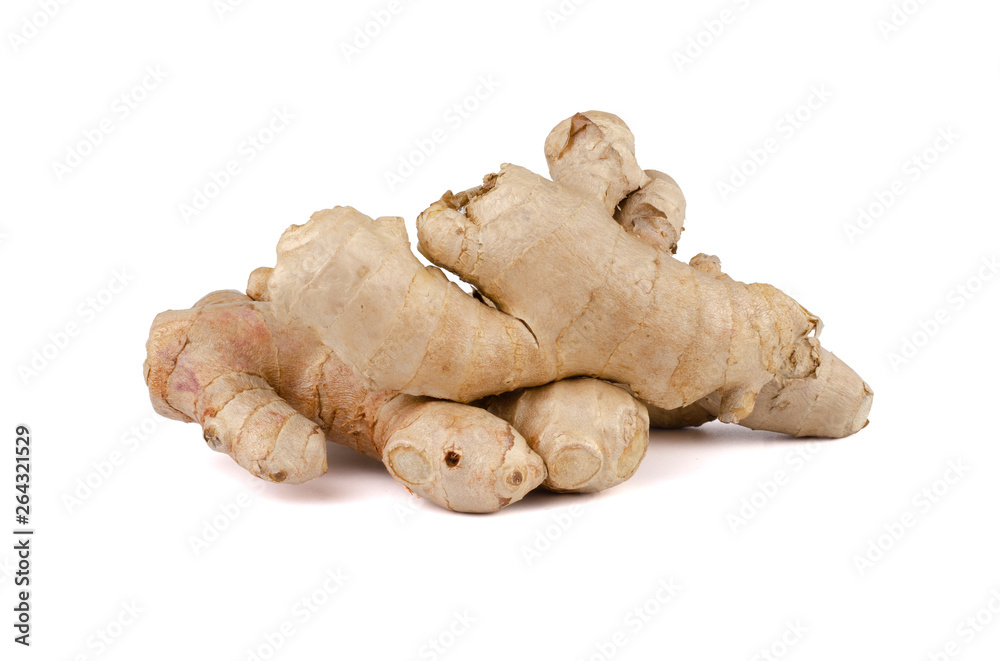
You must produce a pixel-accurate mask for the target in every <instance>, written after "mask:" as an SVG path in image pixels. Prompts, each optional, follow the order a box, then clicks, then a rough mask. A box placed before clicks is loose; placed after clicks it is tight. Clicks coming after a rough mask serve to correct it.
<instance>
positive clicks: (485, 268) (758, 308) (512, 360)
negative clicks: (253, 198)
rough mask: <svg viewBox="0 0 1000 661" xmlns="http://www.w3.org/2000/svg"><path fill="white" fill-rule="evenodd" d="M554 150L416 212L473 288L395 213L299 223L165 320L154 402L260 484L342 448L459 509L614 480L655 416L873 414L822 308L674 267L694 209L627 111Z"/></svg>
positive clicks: (159, 319) (782, 420)
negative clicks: (267, 251)
mask: <svg viewBox="0 0 1000 661" xmlns="http://www.w3.org/2000/svg"><path fill="white" fill-rule="evenodd" d="M545 156H546V159H547V161H548V165H549V175H550V177H551V179H546V178H545V177H543V176H541V175H538V174H535V173H533V172H531V171H529V170H527V169H525V168H522V167H518V166H516V165H510V164H505V165H503V166H502V167H501V169H500V171H499V172H498V173H495V174H490V175H487V176H486V177H485V179H484V180H483V184H482V185H481V186H478V187H476V188H473V189H470V190H467V191H464V192H461V193H458V194H454V193H452V192H450V191H449V192H447V193H445V194H444V196H443V197H442V198H441V199H440V200H439V201H437V202H434V203H433V204H432V205H431V206H430V207H429V208H428V209H426V210H425V211H424V212H423V213H421V214H420V216H419V217H418V218H417V234H418V239H419V250H420V252H421V253H422V254H423V255H424V256H425V257H426V258H427V259H428V260H430V261H431V262H433V263H434V264H436V265H438V266H440V267H441V268H443V269H447V270H448V271H451V272H452V273H454V274H456V275H457V276H458V277H459V278H461V279H462V280H463V281H465V282H466V283H468V284H470V285H471V286H472V293H471V294H469V293H466V291H464V290H463V289H462V288H461V287H459V286H458V285H457V284H456V283H455V282H452V281H450V280H449V279H448V278H447V277H446V276H445V274H444V273H443V272H442V271H441V270H439V269H438V268H435V267H433V266H426V265H425V264H424V263H422V262H421V261H419V260H418V259H417V257H416V256H415V255H414V254H413V252H412V250H411V246H410V241H409V239H408V237H407V234H406V230H405V228H404V224H403V219H402V218H396V217H383V218H378V219H375V220H373V219H372V218H369V217H368V216H365V215H364V214H362V213H361V212H359V211H357V210H355V209H353V208H351V207H336V208H333V209H327V210H324V211H318V212H316V213H315V214H313V216H312V218H310V220H309V222H307V223H306V224H304V225H292V226H291V227H290V228H289V229H288V230H286V231H285V233H284V234H283V235H282V237H281V239H280V241H279V243H278V249H277V253H278V255H277V263H276V265H275V266H274V267H273V268H268V267H265V268H260V269H257V270H256V271H254V272H253V273H252V274H250V278H249V283H248V286H247V291H246V293H245V294H243V293H240V292H237V291H232V290H228V291H217V292H213V293H210V294H208V295H207V296H205V297H204V298H202V299H201V300H200V301H198V302H197V303H195V305H194V306H193V307H192V308H191V309H188V310H169V311H167V312H163V313H161V314H159V315H157V316H156V318H155V320H154V321H153V325H152V329H151V330H150V335H149V340H148V342H147V345H146V348H147V358H146V362H145V365H144V374H145V379H146V384H147V386H148V388H149V393H150V397H151V399H152V402H153V407H154V408H155V409H156V411H157V412H158V413H160V414H161V415H164V416H166V417H168V418H173V419H176V420H181V421H185V422H195V423H198V424H199V425H201V427H202V429H203V430H204V438H205V441H206V442H207V443H208V445H209V446H210V447H211V448H212V449H214V450H217V451H219V452H224V453H226V454H228V455H229V456H231V457H232V458H233V459H234V460H235V461H236V462H237V463H238V464H239V465H240V466H242V467H243V468H245V469H246V470H248V471H250V473H252V474H253V475H255V476H257V477H260V478H262V479H265V480H269V481H272V482H283V483H286V484H300V483H303V482H306V481H308V480H311V479H313V478H316V477H319V476H320V475H323V474H324V473H325V472H326V470H327V452H326V442H327V441H333V442H335V443H338V444H341V445H345V446H347V447H350V448H353V449H354V450H357V451H358V452H361V453H364V454H366V455H369V456H371V457H373V458H375V459H378V460H379V461H381V462H382V463H383V464H384V465H385V467H386V469H387V470H388V472H389V474H390V475H391V476H392V477H393V479H395V480H396V481H397V482H399V483H400V484H402V485H404V486H405V487H407V488H408V489H409V490H410V491H412V492H413V493H415V494H417V495H418V496H420V497H422V498H426V499H428V500H430V501H432V502H434V503H436V504H438V505H440V506H441V507H445V508H447V509H450V510H454V511H459V512H495V511H497V510H500V509H501V508H503V507H506V506H507V505H509V504H511V503H514V502H516V501H518V500H520V499H521V498H523V497H524V496H525V494H527V493H528V492H529V491H531V490H533V489H535V488H536V487H538V486H539V485H541V486H543V487H545V488H547V489H550V490H553V491H560V492H594V491H600V490H603V489H607V488H609V487H612V486H615V485H616V484H620V483H621V482H623V481H625V480H627V479H628V478H629V477H631V476H632V475H633V474H634V473H635V472H636V469H637V468H638V467H639V463H640V462H641V461H642V458H643V457H644V456H645V453H646V448H647V445H648V442H649V429H650V427H655V428H678V427H685V426H695V425H700V424H703V423H705V422H708V421H710V420H715V419H718V420H720V421H722V422H726V423H734V424H739V425H742V426H744V427H748V428H750V429H760V430H769V431H774V432H781V433H784V434H790V435H793V436H817V437H831V438H839V437H843V436H847V435H850V434H853V433H855V432H857V431H858V430H860V429H861V428H862V427H864V426H865V425H866V424H867V421H868V420H867V418H868V412H869V409H870V408H871V403H872V391H871V389H870V388H869V387H868V385H867V384H866V383H865V382H864V381H863V380H862V379H861V377H859V376H858V375H857V374H856V373H855V372H854V371H853V370H852V369H851V368H850V367H848V366H847V365H846V364H845V363H844V362H842V361H841V360H840V359H839V358H837V357H836V356H834V355H833V354H832V353H830V352H829V351H827V350H826V349H824V348H823V347H821V346H820V343H819V340H818V339H817V336H818V334H819V331H820V329H821V326H822V324H821V322H820V320H819V318H818V317H816V316H815V315H813V314H811V313H810V312H809V311H808V310H806V309H805V308H804V307H802V306H801V305H799V304H798V303H797V302H795V301H794V300H792V299H791V298H790V297H789V296H787V295H785V294H783V293H782V292H781V291H779V290H778V289H775V288H774V287H772V286H770V285H765V284H744V283H742V282H739V281H736V280H733V279H732V278H730V277H729V276H728V275H726V274H725V273H724V272H723V271H722V268H721V265H720V262H719V260H718V259H717V258H715V257H712V256H708V255H705V254H699V255H697V256H696V257H694V258H693V259H692V260H691V261H690V263H687V264H686V263H684V262H682V261H680V260H678V259H675V258H674V257H673V255H674V253H675V252H676V249H677V241H678V239H679V238H680V234H681V230H682V229H683V222H684V216H685V200H684V196H683V194H682V193H681V190H680V188H679V187H678V186H677V183H676V182H675V181H674V180H673V179H672V178H671V177H669V176H667V175H666V174H663V173H662V172H658V171H656V170H643V169H642V168H640V167H639V164H638V163H637V161H636V158H635V141H634V137H633V135H632V133H631V131H629V129H628V127H627V126H626V125H625V124H624V122H622V120H621V119H619V118H618V117H616V116H615V115H612V114H609V113H604V112H587V113H578V114H576V115H574V116H573V117H571V118H569V119H567V120H565V121H563V122H561V123H560V124H559V125H558V126H556V127H555V128H554V129H553V130H552V132H551V133H550V135H549V136H548V139H547V140H546V141H545Z"/></svg>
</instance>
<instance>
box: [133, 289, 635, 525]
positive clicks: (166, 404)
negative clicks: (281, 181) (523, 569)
mask: <svg viewBox="0 0 1000 661" xmlns="http://www.w3.org/2000/svg"><path fill="white" fill-rule="evenodd" d="M268 276H269V269H258V270H257V271H255V272H254V273H253V274H252V275H251V277H250V282H249V285H248V291H249V292H250V293H251V294H256V295H257V296H262V295H263V294H262V288H261V287H262V284H263V285H266V280H267V277H268ZM147 352H148V357H147V361H146V365H145V374H146V380H147V384H148V386H149V390H150V396H151V398H152V401H153V406H154V408H155V409H156V410H157V411H158V412H159V413H161V414H162V415H165V416H167V417H170V418H173V419H178V420H183V421H186V422H197V423H199V424H201V425H202V427H203V429H204V437H205V441H206V442H207V443H208V445H209V447H211V448H212V449H214V450H216V451H219V452H223V453H225V454H228V455H230V456H231V457H232V458H233V459H234V460H235V461H236V462H237V463H238V464H239V465H240V466H242V467H243V468H245V469H247V470H248V471H249V472H251V473H252V474H254V475H256V476H257V477H260V478H262V479H265V480H269V481H272V482H285V483H288V484H299V483H302V482H305V481H308V480H310V479H313V478H315V477H318V476H320V475H322V474H323V473H325V472H326V470H327V464H326V448H325V441H326V440H331V441H334V442H336V443H338V444H340V445H344V446H346V447H350V448H352V449H354V450H356V451H358V452H361V453H363V454H365V455H367V456H370V457H373V458H375V459H378V460H380V461H382V462H383V463H384V464H385V466H386V468H387V470H388V471H389V473H390V475H391V476H392V477H393V478H394V479H396V481H398V482H400V483H401V484H403V485H404V486H406V487H407V488H408V489H410V490H411V491H413V492H414V493H416V494H418V495H420V496H422V497H424V498H427V499H429V500H430V501H432V502H434V503H436V504H438V505H440V506H442V507H446V508H448V509H453V510H457V511H464V512H492V511H496V510H498V509H501V508H502V507H505V506H506V505H508V504H511V503H513V502H516V501H517V500H519V499H520V498H522V497H523V496H524V495H525V494H526V493H527V492H529V491H530V490H532V489H533V488H535V487H536V486H537V485H538V484H539V483H540V482H542V480H543V479H544V478H545V476H546V474H547V471H546V466H545V465H544V463H543V461H542V458H541V457H539V456H538V455H537V454H536V453H535V452H533V451H532V449H531V448H530V447H529V446H534V445H536V444H537V443H538V441H537V439H538V438H543V439H545V442H544V444H543V447H544V449H545V450H546V451H549V450H550V451H552V454H551V455H550V456H549V457H548V458H549V459H550V460H551V461H552V466H553V468H554V469H555V470H556V472H557V473H556V474H557V475H560V476H569V477H570V478H572V476H573V473H572V470H573V468H574V466H573V464H572V458H573V456H574V455H573V454H572V453H567V452H565V451H562V452H560V450H561V449H562V448H563V445H564V444H569V443H570V440H571V441H572V443H573V444H574V447H576V446H580V447H586V448H587V449H588V451H590V452H592V453H594V454H595V455H596V456H597V457H598V459H600V461H601V462H603V461H604V458H605V457H607V462H613V464H614V465H613V466H611V464H610V463H607V464H605V463H599V464H598V467H597V469H596V470H595V471H594V472H595V475H590V474H588V475H587V476H586V477H587V478H588V479H587V480H586V484H584V482H585V480H582V479H577V480H575V481H573V480H572V479H571V482H566V481H565V478H564V481H563V483H560V488H561V489H562V490H581V491H582V490H588V491H589V490H594V489H595V488H596V485H597V484H598V483H600V484H601V485H603V486H604V487H607V486H612V485H613V484H617V483H619V482H620V481H622V479H624V477H627V476H620V477H619V479H614V478H611V479H609V478H607V477H606V475H608V474H609V473H612V472H613V471H615V470H619V471H628V474H629V475H630V474H631V473H632V472H634V471H635V469H636V468H637V467H638V464H639V460H641V458H642V455H643V453H644V452H645V447H646V444H647V443H648V438H649V434H648V423H645V418H644V417H643V416H645V408H644V407H643V405H642V404H641V403H639V402H636V401H635V400H633V399H631V398H630V397H629V396H628V395H626V394H625V393H623V392H622V391H620V390H619V389H617V388H615V387H614V386H612V385H610V384H606V383H603V382H596V381H594V382H592V383H587V382H591V381H593V380H589V379H588V380H583V381H582V382H581V383H580V384H578V385H574V386H560V384H555V386H556V387H554V388H549V389H548V390H545V391H544V392H543V393H540V394H541V396H538V395H539V393H535V394H533V393H532V391H530V390H529V391H522V392H521V393H518V394H516V395H515V394H509V395H507V396H505V398H504V406H502V407H499V406H498V407H497V410H498V411H501V412H502V413H503V416H498V417H495V416H494V415H491V414H490V413H489V412H487V411H486V410H484V409H486V408H487V406H486V404H485V403H484V404H483V406H482V407H480V408H477V407H472V406H467V405H464V404H458V403H454V402H445V401H440V400H434V399H430V398H426V397H414V396H409V395H399V394H393V393H388V392H385V391H381V392H379V391H371V390H369V389H367V388H366V387H365V385H364V381H363V379H362V378H361V377H360V376H359V375H358V374H357V373H356V372H355V371H354V370H353V369H351V368H350V367H349V366H348V365H346V364H345V363H343V361H341V360H339V359H338V358H337V356H336V354H335V353H334V352H332V351H331V350H329V349H328V348H326V347H324V346H323V345H322V343H320V342H319V341H318V339H316V337H315V335H314V334H313V333H311V332H310V331H308V330H307V329H304V328H302V327H297V326H294V325H285V324H280V323H278V322H277V321H276V320H275V319H274V317H273V315H272V313H271V310H270V304H269V303H268V302H266V301H265V300H261V301H254V300H252V299H251V298H250V297H247V296H244V295H242V294H240V293H239V292H235V291H223V292H215V293H212V294H209V295H208V296H206V297H204V298H203V299H202V300H200V301H199V302H198V303H196V304H195V306H194V307H193V308H192V309H190V310H183V311H169V312H164V313H162V314H160V315H158V316H157V318H156V320H155V321H154V323H153V327H152V330H151V332H150V339H149V342H148V343H147ZM610 391H613V392H610ZM616 393H620V394H618V398H617V399H616V400H615V403H614V405H609V404H608V403H607V400H609V399H612V398H614V397H615V394H616ZM539 402H545V403H546V404H547V407H543V406H540V405H539ZM565 411H572V412H574V414H575V415H573V416H567V415H565V414H564V413H565ZM613 413H614V414H617V415H618V416H619V417H618V418H613V417H611V416H612V414H613ZM629 415H631V417H629ZM502 417H506V419H507V421H506V422H505V421H504V420H503V419H501V418H502ZM604 417H607V418H608V419H607V420H606V421H605V422H604V423H603V424H600V423H601V422H602V419H603V418H604ZM515 419H516V420H519V421H522V422H526V421H528V420H530V421H531V427H530V429H531V433H532V434H533V435H534V436H533V437H532V438H533V439H535V441H529V442H528V443H526V442H525V440H524V439H523V438H522V437H521V435H520V434H519V433H518V431H516V428H515V427H512V426H511V424H509V422H512V421H513V420H515ZM617 421H620V422H621V424H617V425H616V424H615V422H617ZM626 423H627V424H626ZM644 423H645V424H644ZM630 443H631V446H630V447H631V448H633V449H632V450H631V454H630V455H629V456H628V457H625V458H624V459H623V458H622V457H620V456H619V455H621V454H622V451H623V450H624V448H625V446H627V445H629V444H630ZM636 448H640V450H636ZM619 467H620V468H619ZM591 478H593V479H591ZM577 482H578V483H579V484H577ZM576 487H579V488H576Z"/></svg>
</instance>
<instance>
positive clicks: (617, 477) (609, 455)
mask: <svg viewBox="0 0 1000 661" xmlns="http://www.w3.org/2000/svg"><path fill="white" fill-rule="evenodd" d="M479 405H480V406H484V407H485V408H486V410H487V411H489V412H490V413H492V414H494V415H496V416H497V417H499V418H502V419H503V420H506V421H507V422H509V423H510V424H511V425H512V426H513V427H514V428H515V429H517V430H518V431H520V432H521V434H522V435H523V436H524V438H525V440H527V441H528V445H529V446H530V447H531V449H532V450H534V451H535V452H537V453H538V454H539V455H540V456H541V457H542V460H543V461H544V462H545V466H546V468H547V469H548V477H547V478H546V479H545V481H544V482H542V486H544V487H546V488H547V489H551V490H552V491H568V492H578V493H583V492H593V491H602V490H604V489H608V488H610V487H613V486H615V485H617V484H621V483H622V482H624V481H625V480H627V479H628V478H630V477H632V475H633V474H634V473H635V471H636V469H637V468H638V467H639V463H640V462H641V461H642V458H643V457H644V456H645V454H646V447H647V446H648V444H649V416H648V415H647V414H646V407H645V406H643V404H642V403H641V402H639V401H638V400H636V399H635V398H634V397H632V396H631V395H629V394H628V393H627V392H625V391H624V390H623V389H621V388H618V387H617V386H614V385H611V384H610V383H607V382H605V381H600V380H598V379H587V378H583V379H568V380H565V381H556V382H555V383H551V384H549V385H546V386H539V387H537V388H528V389H524V390H517V391H514V392H511V393H507V394H504V395H498V396H495V397H488V398H486V399H485V400H482V401H481V402H479Z"/></svg>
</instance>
